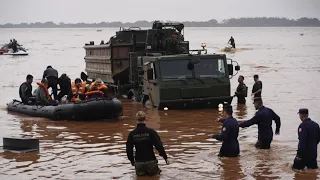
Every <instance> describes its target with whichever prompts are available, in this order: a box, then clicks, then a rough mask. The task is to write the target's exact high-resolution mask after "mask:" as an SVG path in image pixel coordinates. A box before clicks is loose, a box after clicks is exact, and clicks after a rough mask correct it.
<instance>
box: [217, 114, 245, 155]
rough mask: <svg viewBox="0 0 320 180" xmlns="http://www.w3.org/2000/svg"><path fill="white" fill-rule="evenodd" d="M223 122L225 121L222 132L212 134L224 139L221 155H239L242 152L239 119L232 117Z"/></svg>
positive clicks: (218, 138)
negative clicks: (239, 140)
mask: <svg viewBox="0 0 320 180" xmlns="http://www.w3.org/2000/svg"><path fill="white" fill-rule="evenodd" d="M221 122H222V123H223V126H222V130H221V134H220V135H214V136H212V138H214V139H217V140H219V141H223V143H222V146H221V148H220V153H219V155H220V156H226V157H235V156H238V155H239V153H240V148H239V142H238V135H239V125H238V121H237V120H236V119H235V118H233V117H230V118H227V119H225V120H222V121H221Z"/></svg>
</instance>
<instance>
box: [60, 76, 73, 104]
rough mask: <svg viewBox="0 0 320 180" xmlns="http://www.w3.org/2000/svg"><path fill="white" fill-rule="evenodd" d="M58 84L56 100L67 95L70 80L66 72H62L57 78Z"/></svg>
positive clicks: (69, 89)
mask: <svg viewBox="0 0 320 180" xmlns="http://www.w3.org/2000/svg"><path fill="white" fill-rule="evenodd" d="M58 84H59V86H60V92H59V94H58V95H57V100H58V101H60V100H61V98H62V97H63V96H65V95H68V94H69V92H70V91H71V80H70V78H69V77H68V76H67V74H65V73H63V74H62V75H61V76H60V77H59V79H58Z"/></svg>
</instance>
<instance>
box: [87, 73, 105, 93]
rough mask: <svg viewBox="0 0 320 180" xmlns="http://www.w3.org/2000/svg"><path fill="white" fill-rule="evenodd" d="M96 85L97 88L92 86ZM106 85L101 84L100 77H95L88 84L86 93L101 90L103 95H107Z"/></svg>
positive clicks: (99, 91)
mask: <svg viewBox="0 0 320 180" xmlns="http://www.w3.org/2000/svg"><path fill="white" fill-rule="evenodd" d="M94 87H96V88H97V90H94V89H93V88H94ZM108 89H109V88H108V87H107V86H106V85H104V84H102V80H101V79H99V78H98V79H96V80H95V81H94V82H93V83H91V84H90V86H89V89H88V94H89V95H91V94H94V93H97V94H100V95H101V92H102V93H103V97H108Z"/></svg>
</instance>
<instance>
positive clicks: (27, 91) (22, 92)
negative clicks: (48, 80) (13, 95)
mask: <svg viewBox="0 0 320 180" xmlns="http://www.w3.org/2000/svg"><path fill="white" fill-rule="evenodd" d="M19 96H20V98H21V101H22V102H23V103H24V104H27V103H28V100H29V98H30V97H32V85H31V84H29V83H27V82H24V83H22V84H21V85H20V88H19Z"/></svg>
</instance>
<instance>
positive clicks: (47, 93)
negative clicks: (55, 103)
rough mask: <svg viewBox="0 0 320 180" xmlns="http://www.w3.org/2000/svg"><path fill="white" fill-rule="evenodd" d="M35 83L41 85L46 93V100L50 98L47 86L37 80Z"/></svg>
mask: <svg viewBox="0 0 320 180" xmlns="http://www.w3.org/2000/svg"><path fill="white" fill-rule="evenodd" d="M37 85H38V86H40V87H42V89H43V90H44V92H45V93H46V96H47V99H48V100H51V96H50V94H49V91H48V88H47V87H46V86H45V85H44V84H42V83H39V82H37Z"/></svg>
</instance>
